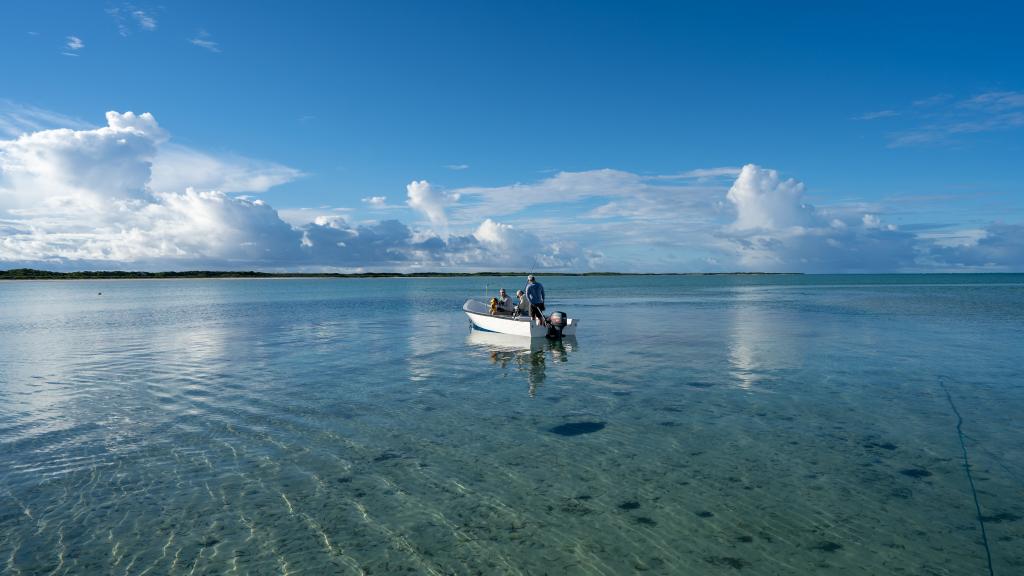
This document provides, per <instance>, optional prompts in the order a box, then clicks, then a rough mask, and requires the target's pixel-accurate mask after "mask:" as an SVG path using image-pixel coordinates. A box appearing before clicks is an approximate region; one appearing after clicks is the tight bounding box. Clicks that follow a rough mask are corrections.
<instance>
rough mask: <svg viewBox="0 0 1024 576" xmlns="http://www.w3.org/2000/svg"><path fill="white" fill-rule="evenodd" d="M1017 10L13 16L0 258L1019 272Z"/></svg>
mask: <svg viewBox="0 0 1024 576" xmlns="http://www.w3.org/2000/svg"><path fill="white" fill-rule="evenodd" d="M1021 22H1024V5H1022V4H1020V3H1016V2H993V3H973V4H972V3H964V2H956V3H951V2H935V1H932V2H914V1H908V2H868V1H865V2H772V3H766V2H734V1H722V2H699V3H698V2H660V1H649V2H621V3H615V2H600V3H595V2H530V1H526V2H515V3H493V2H479V1H467V2H443V3H428V2H413V1H408V2H389V1H376V2H271V1H259V2H248V3H241V4H240V3H228V2H173V3H146V2H132V3H125V2H88V1H75V2H71V1H67V2H45V1H23V0H11V1H8V2H4V3H3V4H2V5H0V269H3V268H16V267H34V268H45V269H51V270H85V269H92V270H97V269H103V270H106V269H129V270H184V269H198V268H202V269H218V270H239V269H245V270H249V269H257V270H267V271H289V270H293V271H428V270H429V271H477V270H515V271H534V272H538V273H544V272H553V271H621V272H723V271H776V272H778V271H788V272H809V273H832V272H838V273H856V272H947V271H964V272H968V271H993V272H1012V271H1024V175H1022V166H1024V162H1022V159H1024V35H1022V34H1020V33H1019V27H1020V23H1021Z"/></svg>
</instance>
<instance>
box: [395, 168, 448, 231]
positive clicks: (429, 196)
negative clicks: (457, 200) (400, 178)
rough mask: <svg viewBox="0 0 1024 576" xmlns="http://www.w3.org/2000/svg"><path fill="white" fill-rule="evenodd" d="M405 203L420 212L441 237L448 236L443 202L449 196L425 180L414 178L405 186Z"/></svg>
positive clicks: (444, 202)
mask: <svg viewBox="0 0 1024 576" xmlns="http://www.w3.org/2000/svg"><path fill="white" fill-rule="evenodd" d="M405 192H406V194H407V195H408V200H407V203H408V204H409V207H410V208H412V209H413V210H417V211H419V212H422V213H423V214H424V215H425V216H426V217H427V219H428V220H430V224H431V225H432V226H433V227H434V231H435V232H437V233H438V234H439V235H440V236H441V238H444V239H447V238H448V216H447V215H446V214H445V211H444V207H445V204H447V203H448V202H449V198H448V197H446V196H445V195H443V194H441V193H440V192H438V191H437V190H435V189H434V188H433V187H432V186H431V185H430V183H429V182H427V181H426V180H418V181H417V180H414V181H412V182H410V183H409V184H408V185H406V187H405Z"/></svg>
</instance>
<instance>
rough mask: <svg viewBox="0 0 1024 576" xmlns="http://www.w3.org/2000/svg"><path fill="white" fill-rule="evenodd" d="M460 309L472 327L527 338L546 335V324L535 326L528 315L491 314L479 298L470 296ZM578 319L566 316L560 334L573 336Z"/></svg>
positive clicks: (489, 308)
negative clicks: (475, 298) (467, 317)
mask: <svg viewBox="0 0 1024 576" xmlns="http://www.w3.org/2000/svg"><path fill="white" fill-rule="evenodd" d="M462 311H463V312H465V313H466V316H469V321H470V322H471V323H472V324H473V328H475V329H477V330H484V331H487V332H498V333H500V334H511V335H513V336H526V337H528V338H544V337H545V336H547V335H548V330H549V329H548V327H547V326H537V324H535V323H534V322H533V321H532V320H531V319H530V317H529V316H526V315H522V316H519V317H512V316H492V315H491V307H490V306H488V305H487V304H484V303H483V302H481V301H479V300H473V299H472V298H470V299H469V300H466V303H465V304H463V305H462ZM578 324H579V320H577V319H575V318H566V320H565V327H564V328H562V333H561V335H562V336H575V335H576V326H577V325H578Z"/></svg>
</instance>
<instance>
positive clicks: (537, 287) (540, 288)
mask: <svg viewBox="0 0 1024 576" xmlns="http://www.w3.org/2000/svg"><path fill="white" fill-rule="evenodd" d="M526 299H527V300H529V301H530V318H532V319H533V320H535V321H536V322H537V326H543V325H544V285H543V284H541V283H540V282H537V279H536V278H534V277H533V274H530V275H529V276H527V277H526Z"/></svg>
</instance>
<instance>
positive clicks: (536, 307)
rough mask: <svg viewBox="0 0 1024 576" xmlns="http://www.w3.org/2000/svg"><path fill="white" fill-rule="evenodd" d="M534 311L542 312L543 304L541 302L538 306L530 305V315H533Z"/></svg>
mask: <svg viewBox="0 0 1024 576" xmlns="http://www.w3.org/2000/svg"><path fill="white" fill-rule="evenodd" d="M534 310H536V311H537V312H543V311H544V303H543V302H541V303H540V304H530V314H533V311H534Z"/></svg>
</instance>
